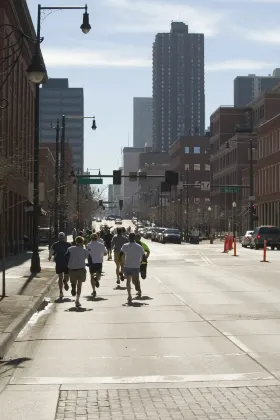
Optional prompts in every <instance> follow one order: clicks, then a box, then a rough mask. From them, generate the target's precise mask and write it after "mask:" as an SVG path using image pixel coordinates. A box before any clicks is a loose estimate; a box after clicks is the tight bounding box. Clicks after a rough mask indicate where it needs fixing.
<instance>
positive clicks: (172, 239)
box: [160, 229, 181, 244]
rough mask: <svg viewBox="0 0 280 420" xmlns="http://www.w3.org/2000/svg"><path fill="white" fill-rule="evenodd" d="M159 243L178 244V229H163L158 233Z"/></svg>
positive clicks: (179, 239) (179, 240)
mask: <svg viewBox="0 0 280 420" xmlns="http://www.w3.org/2000/svg"><path fill="white" fill-rule="evenodd" d="M160 242H161V243H162V244H166V243H167V242H169V243H173V244H180V243H181V234H180V232H179V230H178V229H164V231H163V232H161V233H160Z"/></svg>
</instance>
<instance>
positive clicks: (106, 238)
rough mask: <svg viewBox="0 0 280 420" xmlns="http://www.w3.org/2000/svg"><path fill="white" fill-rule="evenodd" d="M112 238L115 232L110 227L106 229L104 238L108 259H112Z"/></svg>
mask: <svg viewBox="0 0 280 420" xmlns="http://www.w3.org/2000/svg"><path fill="white" fill-rule="evenodd" d="M112 239H113V234H112V233H111V232H110V229H106V230H105V234H104V237H103V240H104V245H105V246H106V248H107V251H108V261H109V260H111V259H112V244H111V242H112Z"/></svg>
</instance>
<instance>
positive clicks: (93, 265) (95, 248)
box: [87, 233, 107, 298]
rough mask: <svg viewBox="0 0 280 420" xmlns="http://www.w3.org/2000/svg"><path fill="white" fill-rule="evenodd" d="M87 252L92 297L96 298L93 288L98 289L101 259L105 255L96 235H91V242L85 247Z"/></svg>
mask: <svg viewBox="0 0 280 420" xmlns="http://www.w3.org/2000/svg"><path fill="white" fill-rule="evenodd" d="M87 249H88V252H89V272H90V278H91V285H92V296H93V297H94V298H95V297H96V290H95V288H96V287H97V288H98V287H99V282H100V279H101V273H102V264H103V257H104V255H107V249H106V248H105V246H104V244H103V243H101V242H100V241H99V240H98V235H97V233H93V234H92V235H91V242H90V243H89V244H88V246H87Z"/></svg>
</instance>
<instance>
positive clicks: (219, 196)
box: [210, 85, 280, 230]
mask: <svg viewBox="0 0 280 420" xmlns="http://www.w3.org/2000/svg"><path fill="white" fill-rule="evenodd" d="M278 113H280V92H279V85H278V86H276V87H275V88H274V89H273V90H272V91H270V92H264V93H263V94H262V95H261V96H260V97H258V98H257V99H256V100H254V101H253V102H252V103H250V104H249V105H248V106H246V107H220V108H218V109H217V110H216V111H215V112H214V113H213V114H212V115H211V117H210V135H211V139H210V142H211V179H212V191H211V202H212V207H213V208H214V213H213V217H214V225H215V228H216V229H218V230H219V229H221V230H228V229H229V228H230V226H231V218H232V203H233V202H236V203H237V210H236V211H237V213H236V214H237V227H238V226H239V227H241V226H247V225H248V220H246V218H245V213H246V208H247V205H246V202H247V203H248V200H249V195H250V189H249V188H245V189H243V188H240V187H238V186H240V185H242V183H243V184H244V183H245V178H246V172H243V171H244V170H245V169H246V168H248V167H249V164H250V150H249V149H250V146H249V144H250V139H252V145H253V165H256V164H257V158H258V154H257V147H258V127H260V125H261V124H263V123H264V122H265V121H267V120H270V119H271V118H273V117H274V116H275V115H276V114H278ZM242 174H243V175H242ZM247 181H248V179H247ZM247 181H246V182H247ZM215 185H236V187H229V188H227V189H222V190H221V189H220V188H216V187H215ZM244 190H246V191H244ZM254 195H255V196H256V195H257V190H254ZM247 219H248V212H247Z"/></svg>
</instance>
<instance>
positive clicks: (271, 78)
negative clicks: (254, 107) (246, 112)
mask: <svg viewBox="0 0 280 420" xmlns="http://www.w3.org/2000/svg"><path fill="white" fill-rule="evenodd" d="M279 82H280V69H275V70H274V71H273V73H272V75H271V74H269V75H268V76H256V75H255V74H248V76H237V77H236V78H235V79H234V106H246V105H248V104H249V103H250V102H252V101H253V100H255V99H256V98H257V97H258V96H260V95H261V94H262V93H263V92H265V91H266V90H272V89H273V87H274V86H275V85H277V84H278V83H279Z"/></svg>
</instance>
